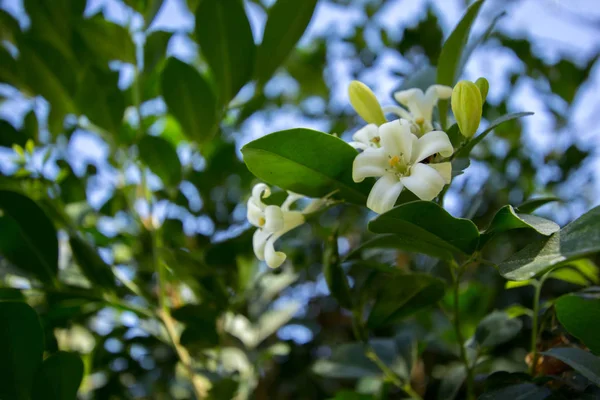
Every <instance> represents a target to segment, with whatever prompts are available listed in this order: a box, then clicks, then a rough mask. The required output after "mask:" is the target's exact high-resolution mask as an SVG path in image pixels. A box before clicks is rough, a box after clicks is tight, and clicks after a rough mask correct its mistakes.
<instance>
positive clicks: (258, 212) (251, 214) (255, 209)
mask: <svg viewBox="0 0 600 400" xmlns="http://www.w3.org/2000/svg"><path fill="white" fill-rule="evenodd" d="M247 209H248V210H247V212H246V217H247V218H248V221H249V222H250V223H251V224H252V225H254V226H256V227H257V228H259V227H260V226H261V218H265V213H264V211H263V209H262V208H260V207H259V206H258V205H256V203H255V201H254V199H253V198H252V197H251V198H250V199H248V203H247Z"/></svg>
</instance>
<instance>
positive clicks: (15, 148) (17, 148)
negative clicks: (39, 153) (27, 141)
mask: <svg viewBox="0 0 600 400" xmlns="http://www.w3.org/2000/svg"><path fill="white" fill-rule="evenodd" d="M12 149H13V151H14V152H15V153H17V155H18V156H19V157H21V158H25V150H23V148H22V147H21V146H19V145H18V144H16V143H15V144H13V145H12Z"/></svg>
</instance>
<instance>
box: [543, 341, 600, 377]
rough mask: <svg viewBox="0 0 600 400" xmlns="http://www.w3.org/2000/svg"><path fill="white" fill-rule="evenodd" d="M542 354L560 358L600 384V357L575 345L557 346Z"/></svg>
mask: <svg viewBox="0 0 600 400" xmlns="http://www.w3.org/2000/svg"><path fill="white" fill-rule="evenodd" d="M542 354H543V355H545V356H550V357H554V358H557V359H559V360H560V361H562V362H564V363H565V364H567V365H569V366H570V367H571V368H573V369H574V370H575V371H577V372H579V373H580V374H581V375H583V376H585V377H586V378H587V379H589V380H590V381H591V382H593V383H595V384H596V385H598V386H600V357H596V356H595V355H593V354H592V353H590V352H589V351H585V350H582V349H579V348H575V347H555V348H553V349H550V350H548V351H545V352H543V353H542Z"/></svg>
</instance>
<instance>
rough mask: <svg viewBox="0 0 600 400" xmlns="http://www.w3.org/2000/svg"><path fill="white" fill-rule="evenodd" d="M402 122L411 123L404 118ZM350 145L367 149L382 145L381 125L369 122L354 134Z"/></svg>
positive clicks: (401, 119) (404, 123) (403, 123)
mask: <svg viewBox="0 0 600 400" xmlns="http://www.w3.org/2000/svg"><path fill="white" fill-rule="evenodd" d="M399 121H400V124H402V125H408V126H409V127H410V125H411V123H410V122H409V121H407V120H405V119H403V118H400V119H399ZM349 144H350V146H352V147H354V148H355V149H359V150H365V149H367V148H369V147H373V148H376V149H377V148H379V147H381V138H380V137H379V127H378V126H377V125H375V124H369V125H367V126H365V127H363V128H361V129H359V130H358V131H357V132H356V133H355V134H354V135H352V141H351V142H350V143H349Z"/></svg>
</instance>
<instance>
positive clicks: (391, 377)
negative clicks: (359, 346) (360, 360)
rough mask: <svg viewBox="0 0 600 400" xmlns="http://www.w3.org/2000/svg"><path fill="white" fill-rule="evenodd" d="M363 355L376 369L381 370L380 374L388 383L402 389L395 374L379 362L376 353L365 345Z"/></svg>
mask: <svg viewBox="0 0 600 400" xmlns="http://www.w3.org/2000/svg"><path fill="white" fill-rule="evenodd" d="M365 355H366V356H367V358H368V359H369V360H371V361H373V362H374V363H375V365H377V367H378V368H379V369H380V370H381V372H383V374H384V375H385V378H386V379H387V381H388V382H391V383H393V384H394V385H395V386H397V387H399V388H403V387H404V385H403V384H402V382H401V381H400V378H398V376H397V375H396V373H395V372H394V371H392V370H391V369H390V367H388V366H387V365H386V364H385V363H384V362H383V361H382V360H381V358H379V356H378V355H377V353H375V350H373V348H372V347H371V346H369V345H367V349H366V350H365Z"/></svg>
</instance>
